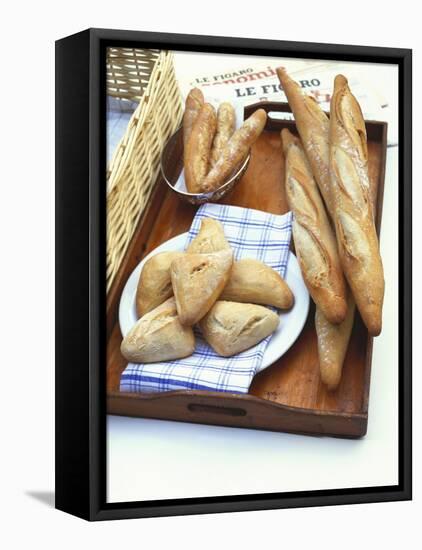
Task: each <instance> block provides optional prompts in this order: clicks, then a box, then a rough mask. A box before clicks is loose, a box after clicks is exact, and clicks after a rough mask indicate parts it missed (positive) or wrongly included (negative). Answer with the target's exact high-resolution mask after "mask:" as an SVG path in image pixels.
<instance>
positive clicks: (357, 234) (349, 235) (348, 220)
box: [337, 210, 372, 264]
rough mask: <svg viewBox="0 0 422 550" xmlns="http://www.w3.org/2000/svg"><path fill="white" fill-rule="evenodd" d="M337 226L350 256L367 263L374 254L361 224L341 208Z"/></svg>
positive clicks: (343, 245) (344, 248) (343, 244)
mask: <svg viewBox="0 0 422 550" xmlns="http://www.w3.org/2000/svg"><path fill="white" fill-rule="evenodd" d="M337 228H338V231H339V235H340V242H341V244H342V248H343V250H344V251H345V252H346V253H347V255H348V257H349V258H351V259H353V260H355V261H359V262H360V263H362V264H366V263H367V261H368V258H370V257H371V256H372V254H371V247H370V246H369V242H368V237H367V234H366V233H365V231H363V229H362V228H361V226H360V224H359V223H358V222H357V221H356V220H355V219H354V218H353V217H352V216H350V215H349V214H346V212H344V211H342V210H340V211H339V212H338V213H337Z"/></svg>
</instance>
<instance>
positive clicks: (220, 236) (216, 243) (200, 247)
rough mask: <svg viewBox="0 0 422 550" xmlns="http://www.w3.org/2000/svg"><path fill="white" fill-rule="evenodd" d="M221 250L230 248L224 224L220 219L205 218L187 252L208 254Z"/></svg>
mask: <svg viewBox="0 0 422 550" xmlns="http://www.w3.org/2000/svg"><path fill="white" fill-rule="evenodd" d="M219 250H230V245H229V243H228V242H227V241H226V237H225V236H224V229H223V226H222V225H221V223H220V222H219V221H218V220H214V219H212V218H203V219H202V221H201V227H200V229H199V232H198V234H197V236H196V237H195V238H194V239H193V241H192V242H191V243H190V245H189V246H188V248H187V252H190V253H197V254H208V253H211V252H218V251H219Z"/></svg>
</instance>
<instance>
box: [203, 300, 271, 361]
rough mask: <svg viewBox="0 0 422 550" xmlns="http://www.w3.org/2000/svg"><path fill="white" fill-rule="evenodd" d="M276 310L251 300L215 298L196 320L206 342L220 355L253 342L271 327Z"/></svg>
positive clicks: (237, 350)
mask: <svg viewBox="0 0 422 550" xmlns="http://www.w3.org/2000/svg"><path fill="white" fill-rule="evenodd" d="M278 324H279V317H278V315H277V314H276V313H274V312H273V311H271V310H270V309H267V308H265V307H263V306H257V305H255V304H238V303H235V302H225V301H218V302H216V304H215V305H214V306H213V308H212V309H211V311H210V312H209V313H208V314H207V315H206V316H205V317H204V318H203V319H202V321H201V322H200V323H199V325H200V327H201V331H202V334H203V335H204V338H205V340H206V341H207V342H208V344H209V345H210V346H211V347H212V348H213V349H214V350H215V351H216V352H217V353H218V354H219V355H222V356H223V357H230V356H231V355H235V354H236V353H240V352H241V351H244V350H246V349H249V348H251V347H252V346H255V345H256V344H258V342H260V341H261V340H263V339H264V338H266V337H267V336H269V335H270V334H271V333H273V332H274V331H275V329H276V328H277V327H278Z"/></svg>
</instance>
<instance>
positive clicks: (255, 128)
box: [183, 88, 267, 194]
mask: <svg viewBox="0 0 422 550" xmlns="http://www.w3.org/2000/svg"><path fill="white" fill-rule="evenodd" d="M266 121H267V114H266V112H265V111H264V110H263V109H258V110H257V111H255V112H254V113H253V114H252V115H251V116H250V117H249V118H248V119H247V120H246V121H245V122H244V123H243V125H242V126H241V127H240V128H239V129H238V130H235V128H236V115H235V111H234V108H233V105H231V103H227V102H225V103H221V104H220V105H219V107H218V112H217V113H216V112H215V109H214V107H213V106H212V105H211V103H206V102H205V101H204V96H203V94H202V92H201V90H199V88H193V89H192V90H191V91H190V92H189V94H188V96H187V98H186V107H185V113H184V117H183V157H184V168H185V183H186V188H187V190H188V192H189V193H195V194H200V193H209V192H211V191H215V190H217V189H218V188H219V187H221V186H222V185H224V184H225V183H226V182H227V181H228V180H229V179H230V177H231V176H232V175H234V173H235V171H236V169H238V167H239V166H240V164H241V162H242V161H244V160H245V158H246V156H247V155H248V153H249V149H250V148H251V146H252V145H253V144H254V143H255V141H256V140H257V139H258V137H259V135H260V134H261V133H262V131H263V129H264V127H265V123H266Z"/></svg>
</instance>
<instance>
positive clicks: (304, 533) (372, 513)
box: [0, 0, 422, 549]
mask: <svg viewBox="0 0 422 550" xmlns="http://www.w3.org/2000/svg"><path fill="white" fill-rule="evenodd" d="M164 4H165V5H164ZM148 6H149V7H148ZM336 6H339V4H338V3H337V2H325V3H315V2H308V3H306V7H305V2H301V3H289V5H287V4H284V8H283V4H282V3H280V2H271V1H269V0H268V1H267V2H266V3H265V5H262V12H260V11H259V5H254V6H253V7H254V9H253V13H252V12H251V7H252V6H249V7H248V8H246V5H244V7H245V10H244V12H243V13H242V14H241V15H239V14H240V9H241V8H240V6H235V5H234V3H233V4H229V3H228V2H218V1H217V0H215V1H214V2H213V3H212V4H209V5H208V4H203V5H201V6H198V5H197V4H196V7H195V8H194V9H193V7H192V4H191V5H190V6H189V4H188V3H186V4H184V3H183V2H167V3H164V2H161V3H153V4H148V5H147V4H146V3H141V2H139V1H136V2H129V1H128V2H125V3H120V4H116V2H108V1H106V0H103V1H102V2H99V1H97V2H94V1H92V2H90V3H88V2H86V1H85V2H77V1H74V2H72V3H68V4H63V3H60V4H59V3H51V4H50V3H47V2H37V3H29V2H26V3H19V4H18V3H14V4H12V5H9V6H8V13H6V12H5V11H4V12H3V17H2V23H3V25H2V33H1V41H2V54H3V55H2V77H3V78H2V86H1V87H0V93H1V96H2V97H1V105H2V107H3V110H2V117H1V130H2V132H1V137H2V146H1V151H2V153H3V155H2V186H1V189H2V198H1V200H0V208H1V212H0V224H1V236H2V252H3V269H2V271H1V276H2V285H1V287H0V288H1V293H2V300H1V305H2V306H3V307H2V309H1V313H2V315H1V319H2V321H3V339H2V341H3V354H2V368H3V379H2V380H3V392H2V398H1V400H0V407H1V423H2V430H1V438H2V441H1V444H0V445H1V449H2V452H1V454H0V456H1V458H0V460H1V461H2V462H3V463H2V468H1V470H0V471H1V489H2V491H1V499H0V503H1V504H0V505H1V507H2V510H1V514H2V516H1V517H2V525H3V527H2V541H3V540H4V541H5V546H6V547H7V548H20V547H25V546H30V547H32V548H41V547H42V548H56V547H60V548H64V549H67V548H72V549H73V548H75V546H80V547H82V548H85V547H89V546H90V545H94V544H95V545H96V546H98V547H100V548H116V546H119V547H120V548H122V547H125V548H131V547H133V546H135V545H136V546H138V547H139V546H140V545H142V546H143V547H145V548H149V547H153V548H167V547H172V548H179V547H183V548H194V547H195V548H198V547H201V548H215V547H216V546H217V545H218V546H219V547H222V548H226V547H230V546H233V547H236V548H237V547H239V546H242V547H243V548H255V547H256V546H257V545H259V546H260V547H265V546H277V547H288V548H303V547H307V546H312V548H313V549H316V548H324V549H329V548H337V547H338V546H341V547H342V548H343V549H348V548H355V547H356V546H357V545H359V546H360V547H364V548H366V547H370V546H371V545H373V546H375V545H376V547H379V546H380V545H385V546H387V547H390V546H397V545H399V544H400V545H403V546H404V547H410V548H413V547H416V546H417V544H415V543H413V542H412V541H413V540H415V539H416V540H420V531H419V525H418V524H419V523H420V515H421V512H422V507H421V505H420V500H419V497H420V486H421V483H420V475H419V472H418V469H417V471H416V472H415V500H414V501H413V502H406V503H386V504H368V505H359V506H355V505H354V506H340V507H329V508H309V509H300V510H284V511H265V512H250V513H237V514H221V515H209V516H196V517H183V518H164V519H149V520H132V521H124V522H123V521H121V522H108V523H102V524H87V523H84V522H82V521H81V520H78V519H76V518H72V517H70V516H67V515H65V514H63V513H60V512H57V511H55V510H53V509H52V508H51V506H50V505H46V503H47V504H49V503H51V501H52V497H51V492H52V490H53V480H54V475H53V473H54V447H53V435H54V417H53V411H54V398H53V388H54V378H53V358H54V318H53V305H54V294H53V285H54V260H53V257H54V256H53V250H54V249H53V247H54V237H53V235H54V233H53V230H54V221H53V220H54V217H53V209H54V167H53V166H54V110H53V105H54V48H53V41H54V40H55V39H57V38H60V37H62V36H65V35H68V34H71V33H73V32H77V31H79V30H81V29H83V28H86V27H89V26H96V27H114V28H127V29H138V30H156V31H163V32H186V33H196V34H216V35H217V34H218V35H223V36H224V35H226V36H229V35H238V36H239V35H240V36H244V37H256V38H276V39H286V40H303V41H321V42H337V43H350V44H367V45H380V46H394V47H413V48H414V50H415V52H414V55H415V59H416V62H415V69H416V68H417V67H416V65H417V63H418V59H419V54H420V52H421V44H420V38H419V36H420V28H419V17H418V15H417V13H416V11H415V8H414V7H413V6H416V4H415V3H414V2H410V1H402V2H400V3H399V4H396V5H394V6H392V7H391V11H389V10H390V8H389V7H388V5H387V4H386V3H378V4H376V3H370V2H367V0H366V1H362V2H360V1H357V0H356V1H354V2H353V5H350V9H347V10H346V8H345V7H344V6H343V7H342V8H338V7H337V9H336ZM282 9H284V10H287V9H288V13H287V12H286V11H284V12H283V11H282ZM322 10H323V11H322ZM328 14H329V15H330V17H327V15H328ZM331 18H334V22H331V21H330V19H331ZM415 81H416V84H417V85H419V88H420V86H421V84H422V83H421V82H420V74H419V71H418V72H416V74H415ZM414 111H415V114H414V120H415V127H416V128H417V125H416V123H417V122H418V120H420V106H419V104H418V102H417V101H416V102H415V105H414ZM417 134H418V132H416V135H415V144H414V151H415V152H416V153H415V158H416V162H415V167H414V168H415V170H414V181H415V182H416V183H417V182H418V181H420V178H421V173H420V169H419V166H418V163H417V160H418V155H417V152H418V151H420V147H421V145H420V139H416V138H417V137H418V136H417ZM420 200H421V192H420V186H419V185H415V192H414V204H415V205H418V204H420ZM418 218H420V216H419V215H418V210H417V208H415V227H414V239H415V242H416V243H418V240H419V239H418V236H419V234H420V229H421V227H420V221H419V220H418ZM418 256H419V255H418V254H417V251H415V257H414V265H415V270H417V269H418V267H420V266H419V257H418ZM415 278H416V277H415ZM418 286H419V285H416V286H415V292H414V294H415V307H414V309H415V311H417V306H418V305H419V303H420V290H419V288H418ZM4 306H6V307H4ZM418 329H420V324H419V323H418V322H417V319H415V336H414V337H415V340H417V339H418V336H419V335H418V332H419V330H418ZM419 362H420V356H419V354H416V353H415V360H414V363H415V372H414V387H415V389H416V391H415V402H416V403H415V409H414V424H415V426H416V429H415V452H414V463H415V465H416V466H418V465H419V464H420V461H421V435H420V433H421V430H420V417H421V406H420V399H418V389H419V388H420V384H421V375H420V369H419ZM258 467H259V464H254V465H253V467H252V466H251V469H250V475H251V476H253V475H254V471H255V468H258ZM352 467H353V465H351V468H352ZM315 475H318V474H317V473H316V474H315ZM418 520H419V521H418Z"/></svg>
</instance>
